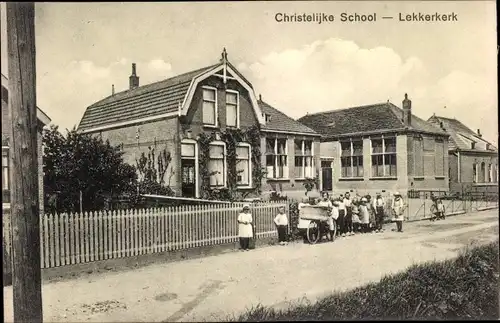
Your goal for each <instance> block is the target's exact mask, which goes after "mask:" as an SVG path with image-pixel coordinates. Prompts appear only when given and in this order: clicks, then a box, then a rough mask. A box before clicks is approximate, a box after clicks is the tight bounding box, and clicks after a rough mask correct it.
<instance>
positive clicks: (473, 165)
mask: <svg viewBox="0 0 500 323" xmlns="http://www.w3.org/2000/svg"><path fill="white" fill-rule="evenodd" d="M472 182H473V183H477V164H472Z"/></svg>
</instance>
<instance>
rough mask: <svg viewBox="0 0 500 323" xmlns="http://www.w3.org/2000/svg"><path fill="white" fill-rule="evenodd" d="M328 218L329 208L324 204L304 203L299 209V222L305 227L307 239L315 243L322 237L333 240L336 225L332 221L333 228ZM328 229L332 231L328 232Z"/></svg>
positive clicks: (335, 233)
mask: <svg viewBox="0 0 500 323" xmlns="http://www.w3.org/2000/svg"><path fill="white" fill-rule="evenodd" d="M329 220H330V209H329V208H328V207H324V206H317V205H304V206H302V207H301V208H300V210H299V223H301V227H302V229H305V230H306V232H305V235H306V238H307V241H308V242H309V243H310V244H316V243H317V242H318V241H320V240H321V239H322V238H323V237H326V238H327V239H328V240H329V241H334V240H335V236H336V235H337V225H336V223H335V221H333V228H332V229H330V226H329V224H328V222H329ZM330 231H333V232H332V233H330Z"/></svg>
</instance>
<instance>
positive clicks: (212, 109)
mask: <svg viewBox="0 0 500 323" xmlns="http://www.w3.org/2000/svg"><path fill="white" fill-rule="evenodd" d="M203 124H206V125H212V126H216V125H217V89H213V88H208V87H204V88H203Z"/></svg>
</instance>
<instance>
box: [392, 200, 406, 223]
mask: <svg viewBox="0 0 500 323" xmlns="http://www.w3.org/2000/svg"><path fill="white" fill-rule="evenodd" d="M404 210H405V203H404V201H403V197H402V196H401V194H400V193H399V192H396V193H394V199H393V200H392V211H393V212H394V218H393V219H392V221H393V222H396V228H397V230H398V232H403V218H404Z"/></svg>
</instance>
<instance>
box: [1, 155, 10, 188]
mask: <svg viewBox="0 0 500 323" xmlns="http://www.w3.org/2000/svg"><path fill="white" fill-rule="evenodd" d="M9 188H10V185H9V149H8V148H2V190H9Z"/></svg>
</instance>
